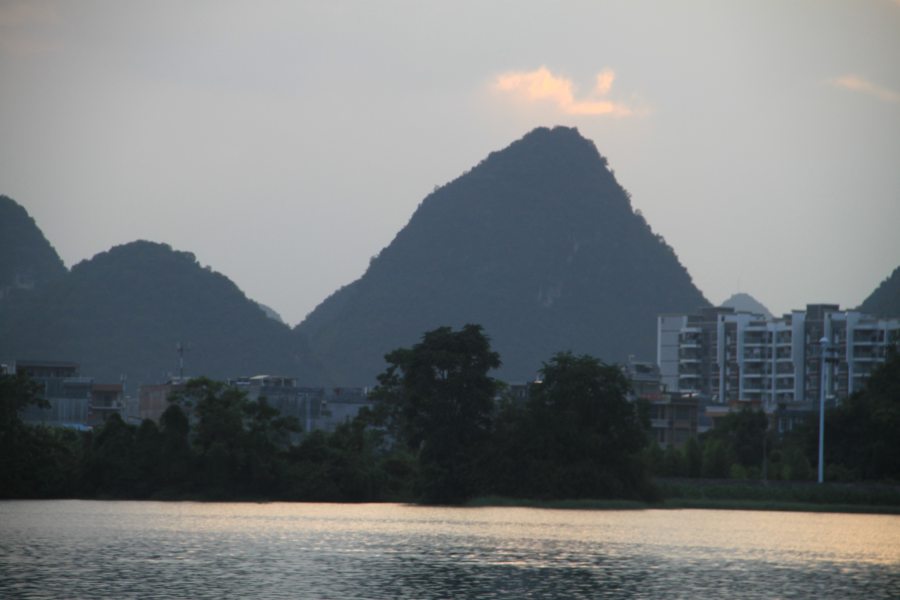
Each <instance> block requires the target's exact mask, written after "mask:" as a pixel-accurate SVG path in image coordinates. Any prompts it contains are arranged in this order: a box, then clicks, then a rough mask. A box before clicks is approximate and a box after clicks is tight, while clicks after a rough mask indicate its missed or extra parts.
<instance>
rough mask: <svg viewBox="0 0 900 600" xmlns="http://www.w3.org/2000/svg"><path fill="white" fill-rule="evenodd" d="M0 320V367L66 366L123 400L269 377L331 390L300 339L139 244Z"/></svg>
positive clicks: (192, 266) (224, 288) (199, 271)
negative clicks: (38, 362) (191, 385)
mask: <svg viewBox="0 0 900 600" xmlns="http://www.w3.org/2000/svg"><path fill="white" fill-rule="evenodd" d="M7 313H8V314H5V315H3V318H2V319H0V358H3V359H4V360H6V361H10V360H14V359H17V358H19V359H23V358H32V359H33V358H40V359H54V360H74V361H77V362H80V363H81V372H82V374H83V375H86V376H91V377H94V379H95V381H105V382H118V381H119V378H120V375H123V374H124V375H126V376H127V378H128V379H127V381H128V383H129V390H130V391H131V392H132V393H133V392H135V391H136V385H138V384H140V383H156V382H159V381H161V380H164V379H165V377H166V375H167V374H168V373H174V374H176V375H177V374H178V358H177V355H176V348H175V345H176V343H178V342H181V341H183V342H184V343H185V344H187V345H188V347H189V350H188V352H187V353H186V354H185V375H190V376H199V375H206V376H209V377H215V378H219V379H225V378H228V377H236V376H241V375H257V374H262V373H266V374H277V375H284V376H293V377H298V378H300V379H301V380H302V381H303V382H304V383H306V384H308V385H319V384H328V383H331V378H330V376H329V375H328V374H327V371H326V370H325V369H324V368H323V367H322V365H321V364H320V363H319V362H318V361H317V360H316V359H315V358H314V357H313V355H312V353H311V352H310V350H309V348H308V346H307V344H306V342H305V340H304V339H303V338H302V336H298V335H296V334H295V333H294V334H292V332H291V331H290V329H289V328H288V327H287V326H286V325H284V324H282V323H279V322H277V321H275V320H273V319H270V318H269V317H267V316H266V314H265V312H263V310H262V309H261V308H260V307H259V305H257V304H256V303H255V302H253V301H252V300H250V299H249V298H247V297H246V296H245V295H244V293H243V292H242V291H241V290H240V289H238V287H237V286H236V285H235V284H234V283H233V282H232V281H231V280H230V279H228V278H227V277H225V276H224V275H222V274H221V273H216V272H215V271H213V270H211V269H210V268H209V267H206V268H204V267H201V266H200V264H199V263H198V262H197V260H196V258H195V257H194V255H193V254H191V253H189V252H178V251H175V250H172V248H170V247H169V246H168V245H165V244H157V243H153V242H147V241H137V242H132V243H129V244H125V245H122V246H116V247H114V248H112V249H111V250H109V251H107V252H102V253H100V254H98V255H96V256H94V257H93V258H92V259H90V260H86V261H83V262H80V263H78V264H77V265H75V266H74V267H73V268H72V271H71V273H69V274H67V275H66V276H64V277H62V278H60V279H57V280H55V281H53V282H51V283H49V284H47V285H46V286H44V287H43V288H42V289H41V290H40V291H39V292H37V293H35V294H34V295H33V296H32V297H30V298H29V300H28V302H27V303H25V304H24V305H23V306H20V307H17V308H16V309H15V310H14V311H7Z"/></svg>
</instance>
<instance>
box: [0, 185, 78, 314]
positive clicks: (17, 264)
mask: <svg viewBox="0 0 900 600" xmlns="http://www.w3.org/2000/svg"><path fill="white" fill-rule="evenodd" d="M66 273H67V269H66V267H65V265H64V264H63V261H62V259H60V258H59V254H57V253H56V250H55V249H54V248H53V246H51V245H50V242H48V241H47V238H45V237H44V234H43V232H41V230H40V228H38V226H37V223H35V222H34V219H33V218H31V216H29V215H28V212H27V211H26V210H25V208H23V207H22V206H20V205H19V204H18V203H17V202H16V201H15V200H13V199H12V198H9V197H8V196H0V310H3V309H4V308H6V307H8V306H9V305H11V304H15V303H17V302H19V301H21V300H22V299H24V298H25V297H26V296H27V295H28V294H29V293H31V292H32V291H34V290H35V289H38V288H40V287H41V286H43V285H44V284H45V283H47V282H49V281H52V280H54V279H58V278H59V277H62V276H64V275H65V274H66Z"/></svg>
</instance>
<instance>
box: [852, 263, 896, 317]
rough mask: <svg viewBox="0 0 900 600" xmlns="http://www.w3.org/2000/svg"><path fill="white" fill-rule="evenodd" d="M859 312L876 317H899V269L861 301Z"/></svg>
mask: <svg viewBox="0 0 900 600" xmlns="http://www.w3.org/2000/svg"><path fill="white" fill-rule="evenodd" d="M859 310H861V311H862V312H864V313H868V314H870V315H874V316H876V317H900V267H897V268H896V269H894V272H893V273H891V276H890V277H888V278H887V279H885V280H884V281H882V282H881V285H879V286H878V287H877V288H875V290H874V291H873V292H872V293H871V294H869V297H868V298H866V299H865V300H863V303H862V304H860V305H859Z"/></svg>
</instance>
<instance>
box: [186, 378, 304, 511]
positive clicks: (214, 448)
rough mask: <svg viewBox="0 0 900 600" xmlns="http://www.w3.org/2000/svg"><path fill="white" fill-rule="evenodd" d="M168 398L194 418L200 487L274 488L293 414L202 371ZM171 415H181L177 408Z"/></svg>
mask: <svg viewBox="0 0 900 600" xmlns="http://www.w3.org/2000/svg"><path fill="white" fill-rule="evenodd" d="M173 400H174V401H175V402H177V403H180V404H183V405H185V406H186V407H188V408H189V410H190V411H191V412H193V415H194V417H195V418H196V427H195V437H194V439H193V445H194V448H195V449H196V459H195V462H194V472H195V474H196V476H197V477H196V482H197V483H198V484H199V486H200V489H202V490H203V492H204V493H206V494H209V495H211V496H213V497H221V498H225V497H234V496H244V495H260V494H262V495H271V494H275V493H276V492H277V491H278V489H279V481H280V479H281V476H282V474H283V471H284V468H285V467H286V464H285V460H286V454H285V452H284V451H285V450H286V447H287V446H288V445H289V440H290V434H291V433H292V432H299V431H300V425H299V422H298V421H297V420H296V419H294V418H286V417H279V416H278V415H279V411H278V410H277V409H275V408H273V407H271V406H269V405H268V404H267V403H266V402H265V400H264V399H262V398H261V399H260V400H261V401H260V402H250V401H249V400H248V399H247V392H246V391H244V390H240V389H238V388H235V387H231V386H228V385H227V384H225V383H223V382H221V381H213V380H211V379H208V378H206V377H200V378H197V379H192V380H190V381H189V382H188V383H187V384H186V385H185V388H184V390H183V391H182V392H179V393H178V394H175V395H174V397H173ZM172 420H173V421H176V422H177V421H178V420H180V417H178V415H177V413H176V414H173V415H172ZM176 427H177V423H176Z"/></svg>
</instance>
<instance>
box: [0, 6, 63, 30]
mask: <svg viewBox="0 0 900 600" xmlns="http://www.w3.org/2000/svg"><path fill="white" fill-rule="evenodd" d="M57 20H58V16H57V13H56V9H55V8H54V7H53V6H50V5H46V4H40V3H28V4H26V3H24V2H19V3H15V4H9V5H5V6H0V26H4V27H16V26H22V25H30V24H33V23H46V22H53V21H57Z"/></svg>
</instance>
